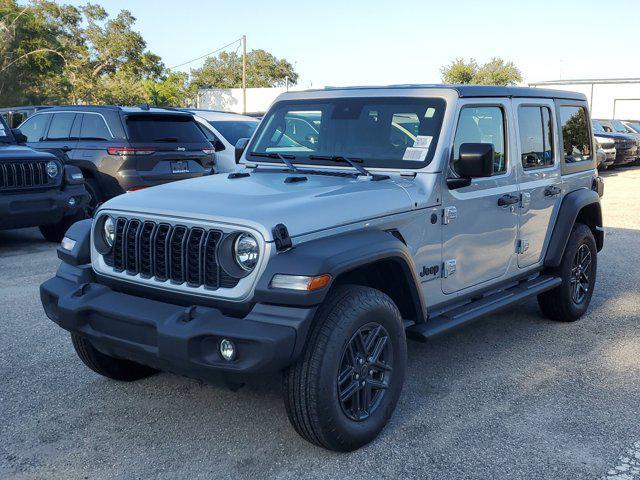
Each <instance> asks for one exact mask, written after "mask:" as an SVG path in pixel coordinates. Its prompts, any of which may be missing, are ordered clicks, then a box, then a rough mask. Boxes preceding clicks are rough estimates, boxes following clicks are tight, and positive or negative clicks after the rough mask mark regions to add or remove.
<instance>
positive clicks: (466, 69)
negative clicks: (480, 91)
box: [440, 57, 522, 85]
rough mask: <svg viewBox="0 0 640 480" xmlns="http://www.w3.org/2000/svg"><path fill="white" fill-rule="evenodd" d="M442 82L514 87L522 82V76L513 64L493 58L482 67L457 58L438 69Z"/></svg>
mask: <svg viewBox="0 0 640 480" xmlns="http://www.w3.org/2000/svg"><path fill="white" fill-rule="evenodd" d="M440 72H441V74H442V81H443V82H444V83H451V84H475V85H515V84H517V83H519V82H522V74H521V73H520V70H518V68H517V67H516V66H515V64H514V63H513V62H505V61H504V60H503V59H501V58H498V57H494V58H492V59H491V60H489V61H488V62H487V63H485V64H484V65H478V63H477V62H476V61H475V59H473V58H471V59H469V61H465V60H464V59H463V58H457V59H455V60H454V61H453V62H451V63H450V64H449V65H447V66H445V67H442V68H441V69H440Z"/></svg>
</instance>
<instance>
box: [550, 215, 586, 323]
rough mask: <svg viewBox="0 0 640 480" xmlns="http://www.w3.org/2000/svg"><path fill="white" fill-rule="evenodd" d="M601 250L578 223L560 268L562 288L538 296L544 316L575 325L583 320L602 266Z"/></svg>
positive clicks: (584, 226) (583, 226) (570, 237)
mask: <svg viewBox="0 0 640 480" xmlns="http://www.w3.org/2000/svg"><path fill="white" fill-rule="evenodd" d="M597 255H598V249H597V248H596V241H595V239H594V238H593V233H592V232H591V229H590V228H589V227H587V226H586V225H583V224H576V226H575V227H573V231H572V232H571V235H570V236H569V241H568V242H567V246H566V248H565V251H564V255H563V257H562V262H561V263H560V268H559V269H558V272H557V273H558V275H560V277H561V278H562V284H561V285H560V286H559V287H556V288H554V289H553V290H549V291H548V292H544V293H542V294H540V295H538V305H539V306H540V310H542V313H543V314H544V315H545V316H546V317H548V318H550V319H552V320H558V321H561V322H573V321H575V320H578V319H579V318H580V317H582V316H583V315H584V314H585V312H586V311H587V308H589V303H590V302H591V296H592V295H593V289H594V287H595V283H596V272H597V267H598V257H597Z"/></svg>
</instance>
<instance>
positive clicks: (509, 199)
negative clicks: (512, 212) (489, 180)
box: [498, 194, 520, 207]
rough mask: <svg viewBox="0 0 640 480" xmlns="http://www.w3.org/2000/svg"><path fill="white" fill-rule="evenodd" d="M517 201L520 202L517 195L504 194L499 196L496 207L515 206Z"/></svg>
mask: <svg viewBox="0 0 640 480" xmlns="http://www.w3.org/2000/svg"><path fill="white" fill-rule="evenodd" d="M519 201H520V197H518V196H517V195H510V194H506V195H503V196H501V197H500V198H499V199H498V206H500V207H506V206H508V205H515V204H516V203H518V202H519Z"/></svg>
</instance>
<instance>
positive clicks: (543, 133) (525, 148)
mask: <svg viewBox="0 0 640 480" xmlns="http://www.w3.org/2000/svg"><path fill="white" fill-rule="evenodd" d="M518 127H519V129H520V154H521V155H522V166H523V167H524V168H525V169H530V168H541V167H549V166H551V165H553V133H552V132H553V130H552V124H551V110H550V109H549V108H548V107H542V106H540V107H529V106H527V107H520V108H519V109H518Z"/></svg>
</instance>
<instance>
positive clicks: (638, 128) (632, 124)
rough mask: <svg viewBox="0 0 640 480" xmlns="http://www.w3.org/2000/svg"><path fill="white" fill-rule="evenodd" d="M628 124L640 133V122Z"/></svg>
mask: <svg viewBox="0 0 640 480" xmlns="http://www.w3.org/2000/svg"><path fill="white" fill-rule="evenodd" d="M627 126H628V127H629V128H630V129H631V130H633V131H634V132H636V133H640V123H637V122H627Z"/></svg>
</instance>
